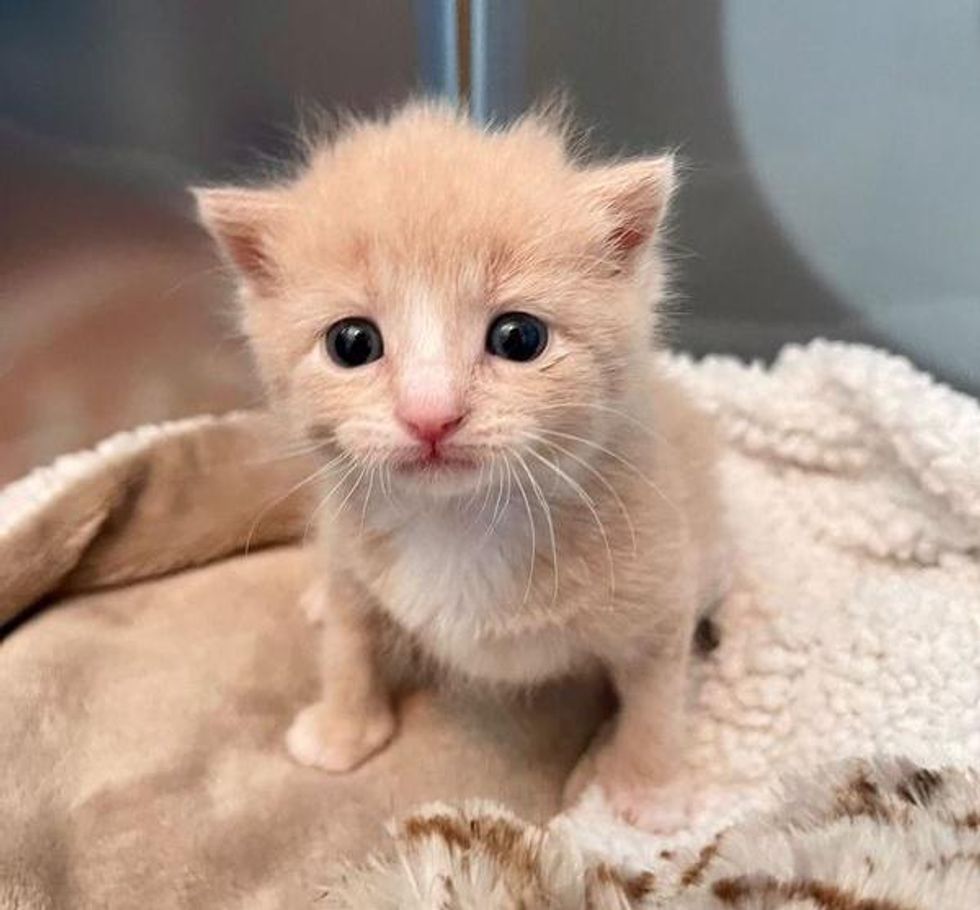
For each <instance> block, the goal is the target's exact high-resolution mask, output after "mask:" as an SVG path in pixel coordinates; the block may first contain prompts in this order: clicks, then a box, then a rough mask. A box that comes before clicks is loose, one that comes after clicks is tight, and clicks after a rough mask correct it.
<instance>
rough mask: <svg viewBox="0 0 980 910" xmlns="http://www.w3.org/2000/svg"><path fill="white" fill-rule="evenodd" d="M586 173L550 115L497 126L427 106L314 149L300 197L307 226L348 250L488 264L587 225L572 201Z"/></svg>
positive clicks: (458, 265)
mask: <svg viewBox="0 0 980 910" xmlns="http://www.w3.org/2000/svg"><path fill="white" fill-rule="evenodd" d="M575 173H576V172H575V170H574V168H573V167H572V166H571V165H570V163H569V162H568V160H567V156H566V154H565V151H564V147H563V143H562V140H561V137H560V135H559V134H558V133H556V132H555V131H553V130H552V131H549V130H547V129H545V128H544V126H543V125H541V124H536V123H529V124H525V125H523V126H518V127H515V128H511V129H509V130H505V131H500V132H486V131H483V130H481V129H479V128H478V127H475V126H473V125H472V124H470V123H469V122H467V121H466V120H465V119H463V118H461V117H460V116H458V115H456V114H455V113H453V112H451V111H448V110H446V109H444V108H428V107H422V108H413V109H410V110H409V111H408V112H405V113H403V114H402V115H401V116H399V117H396V118H395V119H394V120H392V121H391V122H389V123H385V124H380V125H379V124H367V125H364V126H362V127H360V128H357V129H354V130H352V131H348V132H347V133H345V134H344V135H343V136H342V137H341V139H340V140H339V141H338V142H337V143H336V144H334V145H331V146H328V147H326V148H324V149H321V150H320V151H319V152H317V153H315V154H314V155H313V156H312V158H311V161H310V166H309V169H308V170H307V172H306V173H305V174H304V176H303V177H302V178H301V180H300V181H299V182H298V183H297V185H296V186H295V187H294V194H293V199H294V203H295V210H296V212H297V219H298V221H300V222H301V223H302V224H301V230H303V231H304V232H305V233H306V235H307V236H311V235H312V236H313V237H314V238H316V237H317V236H318V235H319V236H320V238H321V239H322V240H323V241H324V242H326V241H328V240H330V239H331V234H334V235H338V236H335V237H334V238H333V239H334V240H335V241H337V242H336V243H335V246H337V247H339V248H342V249H345V250H348V251H356V252H357V253H358V254H359V255H361V256H362V257H367V256H368V255H369V254H370V253H371V252H372V251H373V252H375V253H376V254H377V253H378V252H379V251H380V252H381V253H382V254H383V255H384V256H385V257H387V258H388V260H389V263H388V264H389V266H392V265H393V264H394V263H393V260H394V259H397V258H398V257H401V258H402V259H404V260H412V261H413V262H412V263H409V262H406V265H409V264H414V266H415V267H417V268H422V269H423V270H424V272H425V273H426V274H428V275H430V276H431V275H432V273H433V272H438V271H441V270H446V269H451V270H452V271H453V272H465V271H466V270H467V269H470V270H471V271H474V272H477V271H485V269H486V268H487V267H488V266H492V265H493V262H494V259H495V258H496V259H497V260H499V259H500V258H502V257H503V256H505V255H507V253H508V252H509V253H511V254H514V253H515V252H523V253H525V254H526V253H527V249H528V247H530V246H532V245H533V246H541V245H544V244H547V243H548V242H553V243H559V242H561V238H562V235H567V236H568V237H570V238H571V237H574V235H575V232H576V230H578V231H579V233H581V232H582V231H583V230H587V225H586V224H585V221H586V219H585V215H586V214H587V213H585V212H583V211H581V206H580V207H578V210H577V209H576V206H575V205H574V204H573V202H572V200H571V199H570V197H571V195H572V193H571V192H570V191H571V189H572V187H573V185H574V181H575ZM314 201H315V203H314ZM341 237H342V238H344V243H341V242H340V238H341ZM353 238H359V240H358V241H357V242H356V243H355V241H354V239H353ZM566 242H567V240H566Z"/></svg>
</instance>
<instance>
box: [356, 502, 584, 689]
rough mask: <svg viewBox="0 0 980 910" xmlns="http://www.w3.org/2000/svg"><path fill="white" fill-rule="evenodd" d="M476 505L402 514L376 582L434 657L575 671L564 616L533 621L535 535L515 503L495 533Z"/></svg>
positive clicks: (472, 671) (508, 670) (472, 670)
mask: <svg viewBox="0 0 980 910" xmlns="http://www.w3.org/2000/svg"><path fill="white" fill-rule="evenodd" d="M487 525H488V518H487V517H483V518H482V520H481V518H480V517H479V516H476V517H474V514H473V512H472V511H470V512H465V511H463V510H460V511H456V510H448V509H447V510H440V511H438V512H431V513H421V514H418V515H417V516H415V517H413V519H412V521H410V522H407V523H400V524H399V525H398V526H397V527H396V528H395V530H394V533H393V534H392V537H391V538H390V546H389V547H388V548H387V549H388V551H389V556H388V558H387V559H386V561H385V564H384V566H383V568H382V571H380V572H379V573H378V574H377V575H376V576H375V577H374V578H369V579H365V581H366V582H367V584H368V585H369V587H370V588H371V589H372V592H373V593H374V594H375V596H376V597H377V598H378V600H379V601H380V602H381V604H382V605H383V606H384V607H385V609H386V610H387V611H388V612H389V613H390V614H391V616H392V617H393V618H394V619H395V620H396V621H397V622H398V623H399V624H400V625H402V626H403V627H404V628H406V629H408V630H409V631H411V632H412V633H413V634H414V635H415V637H416V638H417V639H418V640H419V641H420V642H421V643H422V644H423V645H424V646H426V647H427V648H428V649H429V650H430V651H431V652H432V654H433V656H434V657H436V658H437V659H439V660H440V661H441V662H442V663H444V664H446V665H448V666H451V667H453V668H455V669H457V670H459V671H461V672H463V673H464V674H466V675H470V676H474V677H479V678H485V679H489V680H495V681H501V682H514V683H529V682H536V681H540V680H542V679H546V678H549V677H553V676H556V675H559V674H561V673H564V672H567V671H568V670H569V669H570V668H571V666H572V665H573V664H574V663H575V662H576V661H577V660H578V659H579V658H580V654H579V649H578V647H577V646H575V645H574V644H573V643H572V641H571V638H570V636H569V634H568V631H567V630H566V629H564V628H563V627H562V626H561V625H560V624H547V623H545V624H541V625H539V626H537V627H535V628H532V629H528V628H527V624H526V623H524V622H523V621H522V620H523V619H524V618H525V617H526V616H527V615H528V614H529V613H530V611H531V610H532V607H533V605H532V604H530V603H529V602H527V601H526V599H525V597H526V594H527V592H528V576H529V566H530V559H531V557H532V551H531V537H530V533H529V530H528V526H527V521H526V516H525V515H524V514H523V513H522V512H519V511H518V510H517V509H508V510H507V511H506V512H505V513H504V514H503V516H502V517H501V519H500V520H499V522H498V523H497V525H496V527H495V528H494V529H493V531H492V533H488V530H487Z"/></svg>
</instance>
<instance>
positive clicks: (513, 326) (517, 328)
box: [487, 313, 548, 363]
mask: <svg viewBox="0 0 980 910" xmlns="http://www.w3.org/2000/svg"><path fill="white" fill-rule="evenodd" d="M547 346H548V327H547V326H546V325H545V324H544V323H543V322H542V321H541V320H540V319H538V318H537V316H532V315H531V314H530V313H504V314H503V315H501V316H498V317H497V318H496V319H494V321H493V322H492V323H491V324H490V329H489V331H488V332H487V350H488V351H489V352H490V353H491V354H493V355H495V356H496V357H503V358H504V359H505V360H515V361H517V362H518V363H526V362H527V361H528V360H534V358H535V357H539V356H540V355H541V352H542V351H544V349H545V348H546V347H547Z"/></svg>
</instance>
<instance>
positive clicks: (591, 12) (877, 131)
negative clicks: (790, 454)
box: [496, 0, 980, 390]
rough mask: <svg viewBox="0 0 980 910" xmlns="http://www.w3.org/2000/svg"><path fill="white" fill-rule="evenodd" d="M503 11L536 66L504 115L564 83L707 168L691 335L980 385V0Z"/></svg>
mask: <svg viewBox="0 0 980 910" xmlns="http://www.w3.org/2000/svg"><path fill="white" fill-rule="evenodd" d="M501 9H502V10H507V14H508V15H510V16H511V17H512V18H513V19H514V20H515V21H516V20H523V23H524V24H523V27H525V28H526V29H527V33H528V37H527V50H526V57H525V59H524V60H523V61H522V65H525V66H526V69H527V74H528V76H527V81H526V84H525V86H524V91H523V92H522V93H514V92H512V93H511V94H510V95H509V96H505V97H499V98H497V99H496V106H497V107H498V108H500V109H506V108H517V107H520V106H521V105H522V104H524V103H525V102H526V101H527V100H528V99H531V98H534V97H537V96H540V95H541V94H543V93H546V92H547V91H549V90H551V89H553V88H554V87H564V88H566V89H567V90H569V91H570V93H571V96H572V97H573V99H575V101H576V102H577V108H578V110H579V112H580V114H581V115H582V117H583V119H584V120H585V121H587V122H592V123H595V124H597V125H598V134H599V136H601V137H602V138H603V139H605V141H606V143H607V147H608V148H609V149H610V150H613V151H619V150H624V149H625V150H631V151H635V150H639V149H655V148H658V147H663V146H673V147H679V149H680V151H681V153H682V155H683V157H684V158H685V159H686V160H687V161H688V162H689V164H690V171H689V173H688V176H687V185H686V187H685V189H684V190H683V192H682V194H681V196H680V198H679V201H678V213H679V214H678V216H677V220H676V233H675V249H676V254H677V261H678V268H679V275H680V290H681V292H682V305H681V309H682V311H683V318H682V319H679V320H678V324H677V336H678V341H679V343H680V344H681V345H683V346H686V347H689V348H693V349H695V350H698V351H708V350H717V351H728V350H735V351H738V352H740V353H742V354H748V355H763V356H768V355H771V354H772V353H773V352H774V351H775V350H776V349H777V348H778V347H779V345H781V344H782V343H784V342H786V341H805V340H807V339H809V338H811V337H813V336H814V335H818V334H819V335H825V336H829V337H833V338H846V339H854V340H861V341H870V342H874V343H879V344H883V345H885V346H887V347H890V348H892V349H894V350H899V351H903V352H906V353H909V354H911V355H912V356H913V357H914V358H915V359H916V360H917V361H918V362H919V363H920V364H922V365H924V366H926V367H927V368H930V369H932V370H933V371H935V372H937V373H938V374H940V375H942V376H943V377H945V378H947V379H949V380H951V381H953V382H954V383H956V384H958V385H959V386H961V387H964V388H969V389H974V390H980V353H978V352H980V255H978V253H980V169H978V167H977V162H978V161H980V104H978V98H980V2H977V0H934V2H930V3H923V2H921V0H862V2H861V3H859V4H855V3H853V2H849V0H821V2H820V3H785V2H783V0H727V2H717V0H603V2H566V0H531V2H529V3H528V4H527V5H526V7H521V6H519V5H513V4H509V3H504V4H503V5H502V6H501ZM498 52H499V55H500V56H501V57H506V55H507V53H508V50H507V45H506V43H505V42H504V43H501V44H500V45H499V47H498ZM501 65H505V64H503V63H502V64H501Z"/></svg>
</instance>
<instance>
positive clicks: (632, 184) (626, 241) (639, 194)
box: [585, 155, 676, 265]
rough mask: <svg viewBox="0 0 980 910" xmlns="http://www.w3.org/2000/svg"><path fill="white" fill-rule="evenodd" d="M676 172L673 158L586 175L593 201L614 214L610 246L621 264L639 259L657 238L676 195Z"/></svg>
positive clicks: (641, 160) (642, 161)
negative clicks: (671, 198) (639, 255)
mask: <svg viewBox="0 0 980 910" xmlns="http://www.w3.org/2000/svg"><path fill="white" fill-rule="evenodd" d="M674 173H675V167H674V157H673V155H660V156H658V157H655V158H639V159H636V160H634V161H627V162H624V163H623V164H613V165H607V166H605V167H595V168H590V169H589V170H587V171H586V172H585V174H586V193H587V195H588V196H589V198H590V200H591V201H592V202H593V203H594V204H597V205H598V206H599V207H600V208H602V209H604V210H605V211H607V212H608V213H610V214H611V215H612V219H613V228H612V230H611V231H610V232H609V234H608V236H607V240H606V243H607V249H608V251H609V253H610V255H611V256H612V257H613V258H614V259H615V260H616V261H617V262H618V263H619V264H620V265H626V264H628V263H629V262H630V261H632V260H633V259H635V258H636V255H637V254H638V253H639V252H640V251H642V250H643V249H645V248H646V247H647V245H648V244H649V243H650V242H651V241H652V240H653V238H654V236H655V235H656V233H657V228H658V227H659V226H660V224H661V223H662V221H663V217H664V214H665V213H666V211H667V205H668V203H669V202H670V197H671V196H672V195H673V192H674V187H675V183H676V178H675V176H674Z"/></svg>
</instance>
